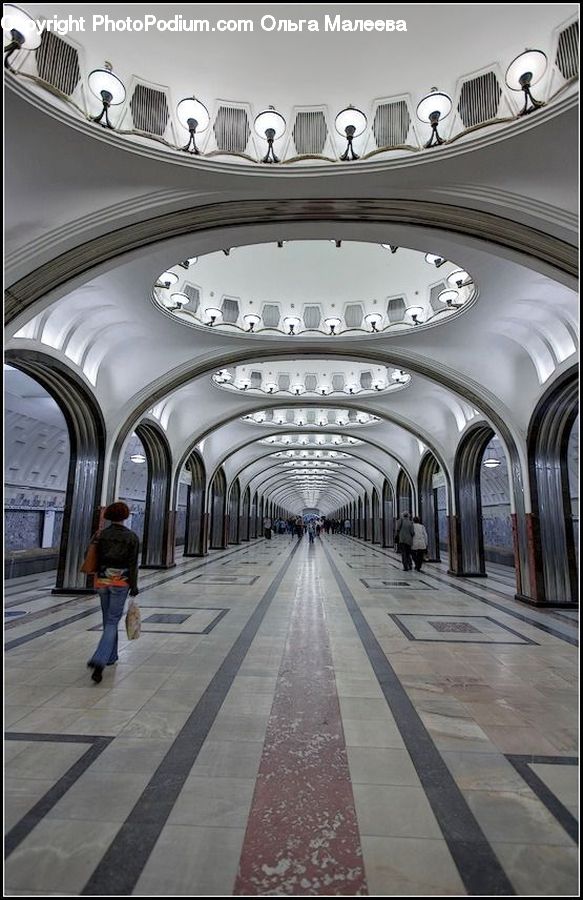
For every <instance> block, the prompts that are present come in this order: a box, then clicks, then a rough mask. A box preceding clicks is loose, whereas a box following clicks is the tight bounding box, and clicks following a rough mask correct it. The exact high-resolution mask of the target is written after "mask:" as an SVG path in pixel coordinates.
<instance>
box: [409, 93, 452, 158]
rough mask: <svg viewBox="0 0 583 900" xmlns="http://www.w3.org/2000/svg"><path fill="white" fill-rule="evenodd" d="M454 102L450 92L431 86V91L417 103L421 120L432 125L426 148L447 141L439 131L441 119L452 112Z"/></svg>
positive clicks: (418, 115)
mask: <svg viewBox="0 0 583 900" xmlns="http://www.w3.org/2000/svg"><path fill="white" fill-rule="evenodd" d="M451 107H452V102H451V97H450V96H449V95H448V94H444V93H443V91H438V90H437V88H435V87H434V88H431V90H430V92H429V93H428V94H426V95H425V97H423V99H422V100H421V101H420V102H419V103H418V105H417V118H418V119H420V120H421V122H428V123H429V124H430V125H431V137H430V138H429V140H428V141H427V143H426V144H425V148H426V149H427V148H428V147H433V146H436V145H437V144H443V143H445V141H444V139H443V138H441V137H440V136H439V134H438V131H437V126H438V125H439V123H440V121H442V120H443V119H445V118H446V117H447V116H448V115H449V114H450V112H451Z"/></svg>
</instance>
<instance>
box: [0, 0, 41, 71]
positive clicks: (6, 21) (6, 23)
mask: <svg viewBox="0 0 583 900" xmlns="http://www.w3.org/2000/svg"><path fill="white" fill-rule="evenodd" d="M2 27H3V30H4V34H5V35H6V36H8V35H10V41H9V42H8V43H7V44H6V46H5V47H4V68H5V69H10V71H14V70H13V69H12V66H11V65H10V63H9V62H8V60H9V59H10V57H11V56H12V54H13V53H16V51H17V50H36V49H37V48H38V47H40V45H41V31H40V30H39V28H38V27H37V23H36V21H35V20H34V19H33V18H32V16H30V15H29V14H28V13H27V12H25V11H24V10H23V9H21V8H20V7H19V6H14V5H13V4H12V3H5V4H4V13H3V16H2Z"/></svg>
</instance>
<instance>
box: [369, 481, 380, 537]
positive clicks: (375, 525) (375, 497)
mask: <svg viewBox="0 0 583 900" xmlns="http://www.w3.org/2000/svg"><path fill="white" fill-rule="evenodd" d="M381 531H382V529H381V504H380V500H379V493H378V491H377V489H376V488H373V489H372V535H371V538H372V542H373V544H380V543H381Z"/></svg>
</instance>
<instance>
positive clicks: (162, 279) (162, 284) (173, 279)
mask: <svg viewBox="0 0 583 900" xmlns="http://www.w3.org/2000/svg"><path fill="white" fill-rule="evenodd" d="M177 281H178V275H177V274H176V273H175V272H162V274H161V275H160V276H159V278H158V281H157V282H156V287H157V288H165V290H168V288H171V287H172V285H173V284H176V283H177Z"/></svg>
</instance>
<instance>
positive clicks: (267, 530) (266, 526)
mask: <svg viewBox="0 0 583 900" xmlns="http://www.w3.org/2000/svg"><path fill="white" fill-rule="evenodd" d="M263 534H264V535H265V537H266V538H267V540H268V541H270V540H271V519H270V518H269V516H265V518H264V520H263Z"/></svg>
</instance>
